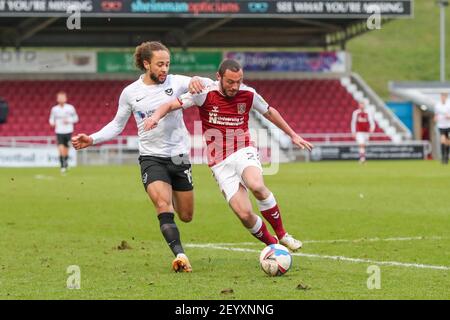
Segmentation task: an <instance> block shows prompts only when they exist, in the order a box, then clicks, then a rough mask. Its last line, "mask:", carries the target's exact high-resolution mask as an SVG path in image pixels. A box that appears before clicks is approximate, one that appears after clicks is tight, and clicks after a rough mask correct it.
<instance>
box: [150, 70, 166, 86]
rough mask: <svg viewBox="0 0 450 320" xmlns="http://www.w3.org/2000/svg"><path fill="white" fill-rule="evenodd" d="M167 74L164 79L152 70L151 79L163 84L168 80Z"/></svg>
mask: <svg viewBox="0 0 450 320" xmlns="http://www.w3.org/2000/svg"><path fill="white" fill-rule="evenodd" d="M166 78H167V76H164V79H163V80H160V79H159V77H158V75H157V74H156V73H153V72H151V71H150V79H152V81H153V82H154V83H156V84H163V83H164V82H165V81H166Z"/></svg>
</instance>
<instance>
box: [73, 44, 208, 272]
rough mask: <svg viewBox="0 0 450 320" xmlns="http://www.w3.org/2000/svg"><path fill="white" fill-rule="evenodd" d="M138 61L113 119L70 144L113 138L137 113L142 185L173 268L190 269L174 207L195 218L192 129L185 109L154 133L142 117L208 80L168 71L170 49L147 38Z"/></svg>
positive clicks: (79, 146) (185, 216) (82, 145)
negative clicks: (136, 72) (134, 77)
mask: <svg viewBox="0 0 450 320" xmlns="http://www.w3.org/2000/svg"><path fill="white" fill-rule="evenodd" d="M135 63H136V66H137V67H138V68H140V69H141V70H142V71H145V74H143V75H142V76H140V77H139V79H138V80H137V81H135V82H133V83H132V84H130V85H129V86H127V87H126V88H125V89H124V90H123V91H122V94H121V95H120V98H119V107H118V110H117V114H116V116H115V118H114V119H113V120H112V121H111V122H110V123H109V124H107V125H106V126H105V127H104V128H103V129H101V130H100V131H98V132H96V133H94V134H92V135H90V136H88V135H86V134H79V135H77V136H76V137H74V138H73V139H72V142H73V145H74V147H75V149H77V150H79V149H82V148H86V147H88V146H91V145H95V144H99V143H102V142H105V141H107V140H111V139H113V138H114V137H116V136H118V135H119V134H120V133H121V132H122V130H123V129H124V128H125V125H126V124H127V122H128V119H129V117H130V116H131V115H133V116H134V119H135V120H136V123H137V127H138V134H139V154H140V157H139V162H140V166H141V175H142V183H143V185H144V188H145V190H146V192H147V194H148V196H149V197H150V199H151V201H152V202H153V204H154V207H155V209H156V212H157V215H158V219H159V223H160V230H161V233H162V234H163V236H164V238H165V240H166V241H167V244H168V245H169V247H170V249H171V250H172V252H173V254H174V255H175V256H176V257H175V259H174V260H173V262H172V268H173V269H174V271H175V272H179V271H182V272H191V271H192V267H191V264H190V262H189V260H188V258H187V256H186V255H185V253H184V250H183V247H182V244H181V240H180V233H179V231H178V228H177V225H176V223H175V221H174V212H175V211H176V212H177V213H178V216H179V218H180V220H181V221H183V222H190V221H191V220H192V217H193V210H194V209H193V206H194V200H193V182H192V171H191V164H190V162H189V153H190V140H189V133H188V132H187V129H186V127H185V124H184V121H183V114H182V112H181V110H180V111H179V112H175V113H173V114H171V116H170V117H167V118H166V119H164V121H163V122H162V123H161V125H160V126H159V127H158V129H157V130H154V131H152V132H148V131H144V121H145V119H146V118H147V117H149V116H151V115H152V113H153V112H154V111H155V110H156V108H157V107H158V106H159V105H161V104H162V103H164V102H167V101H170V100H172V99H173V97H177V96H179V95H182V94H184V93H186V92H188V91H192V92H200V91H201V90H202V89H203V81H205V80H206V79H203V81H202V80H201V79H200V78H197V77H194V78H190V77H186V76H181V75H171V74H168V72H169V65H170V53H169V50H168V49H167V47H165V46H164V45H163V44H161V43H159V42H144V43H142V44H141V45H140V46H138V47H137V48H136V52H135Z"/></svg>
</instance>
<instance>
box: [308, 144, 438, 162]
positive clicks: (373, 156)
mask: <svg viewBox="0 0 450 320" xmlns="http://www.w3.org/2000/svg"><path fill="white" fill-rule="evenodd" d="M429 151H430V150H429V147H428V146H427V145H425V144H407V145H401V144H400V145H396V144H379V145H376V144H371V145H368V146H367V150H366V158H367V159H370V160H403V159H404V160H406V159H416V160H423V159H426V157H427V155H428V154H429ZM358 159H359V147H358V146H357V145H356V144H355V145H316V146H315V148H314V149H313V151H312V153H311V160H312V161H321V160H358Z"/></svg>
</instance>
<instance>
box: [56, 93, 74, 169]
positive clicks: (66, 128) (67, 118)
mask: <svg viewBox="0 0 450 320" xmlns="http://www.w3.org/2000/svg"><path fill="white" fill-rule="evenodd" d="M56 102H57V103H58V104H57V105H56V106H54V107H53V108H52V110H51V112H50V119H49V123H50V125H51V126H52V127H54V128H55V133H56V141H57V145H58V152H59V162H60V165H61V172H62V173H65V172H66V171H67V168H68V167H69V161H68V159H69V141H70V139H71V137H72V133H73V127H74V126H73V125H74V124H75V123H77V122H78V120H79V119H78V115H77V112H76V110H75V107H74V106H73V105H71V104H68V103H67V94H66V93H65V92H63V91H60V92H58V93H57V95H56Z"/></svg>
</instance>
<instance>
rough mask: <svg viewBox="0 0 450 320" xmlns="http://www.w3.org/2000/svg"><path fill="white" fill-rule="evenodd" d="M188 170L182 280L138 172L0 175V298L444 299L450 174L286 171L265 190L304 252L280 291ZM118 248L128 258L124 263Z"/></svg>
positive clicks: (424, 164)
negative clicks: (77, 277)
mask: <svg viewBox="0 0 450 320" xmlns="http://www.w3.org/2000/svg"><path fill="white" fill-rule="evenodd" d="M193 170H194V182H195V198H196V199H195V209H196V210H195V216H194V220H193V221H192V222H191V223H189V224H185V223H181V222H179V221H178V226H179V228H180V230H181V235H182V241H183V244H184V246H185V250H186V252H187V254H188V256H189V257H190V260H191V263H192V265H193V268H194V272H193V273H192V274H176V273H173V272H172V271H171V269H170V264H171V261H172V259H173V257H172V254H171V252H170V250H169V249H168V247H167V245H166V244H165V242H164V240H163V238H162V235H161V234H160V232H159V225H158V221H157V219H156V215H155V212H154V210H153V208H152V206H151V205H150V201H149V200H148V198H147V196H146V194H145V193H144V190H143V188H142V185H141V183H140V180H139V178H140V177H139V168H138V166H137V165H135V166H106V167H77V168H73V169H71V170H70V171H69V173H68V174H67V175H66V176H61V175H60V174H59V171H58V169H35V168H33V169H5V168H3V169H0V199H1V201H0V202H1V205H0V217H1V218H0V235H1V239H2V242H1V246H0V299H448V298H450V250H449V248H450V188H449V187H450V168H448V167H444V166H442V165H440V164H439V163H437V162H431V161H410V162H406V161H400V162H368V163H367V165H364V166H361V165H358V164H357V163H355V162H322V163H294V164H286V165H282V166H281V167H280V171H279V173H278V174H277V175H273V176H266V177H265V181H266V184H267V185H268V186H269V188H270V189H271V190H272V191H273V193H274V194H275V196H276V198H277V200H278V202H279V204H280V208H281V211H282V216H283V219H284V224H285V226H286V227H287V228H286V229H287V230H288V232H290V233H292V234H293V235H295V236H297V237H298V238H300V239H301V240H304V241H305V244H304V248H303V249H302V250H301V254H302V255H296V256H294V257H293V265H292V268H291V270H290V271H289V272H288V273H287V274H286V275H284V276H282V277H276V278H271V277H268V276H266V275H265V274H264V273H263V272H262V271H261V269H260V267H259V263H258V257H259V251H260V250H261V249H262V248H263V246H262V245H260V244H259V243H258V242H257V241H256V239H254V238H253V237H251V236H250V234H249V233H248V232H247V231H246V230H245V228H244V227H242V226H241V224H240V222H239V221H238V219H237V218H236V217H235V216H234V215H233V213H232V212H231V210H230V209H229V208H228V207H227V204H226V203H225V201H224V199H223V198H222V195H221V194H220V192H219V190H218V188H217V185H216V183H215V181H214V180H213V178H212V176H211V173H210V171H209V169H208V168H207V167H206V166H194V169H193ZM122 240H125V241H127V242H128V244H129V245H130V246H131V249H129V250H118V249H117V247H118V245H119V244H120V243H121V241H122ZM328 240H347V241H328ZM223 243H232V244H233V245H230V244H223ZM193 245H197V246H193ZM207 246H209V247H207ZM230 248H231V249H233V250H230ZM330 256H333V257H340V258H335V259H333V258H330ZM346 258H354V259H361V260H355V261H353V260H352V261H349V260H346ZM394 263H399V264H397V265H393V264H394ZM70 265H77V266H79V267H80V270H81V289H80V290H69V289H67V286H66V282H67V278H68V277H69V276H70V274H68V273H67V268H68V266H70ZM371 265H377V266H379V268H380V280H381V288H380V289H368V287H367V280H368V278H369V277H370V276H371V274H369V273H368V272H367V270H368V267H369V266H371ZM439 267H442V268H439ZM299 284H302V285H304V286H307V290H305V289H299V288H298V286H299ZM224 289H233V292H232V293H222V290H224Z"/></svg>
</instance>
